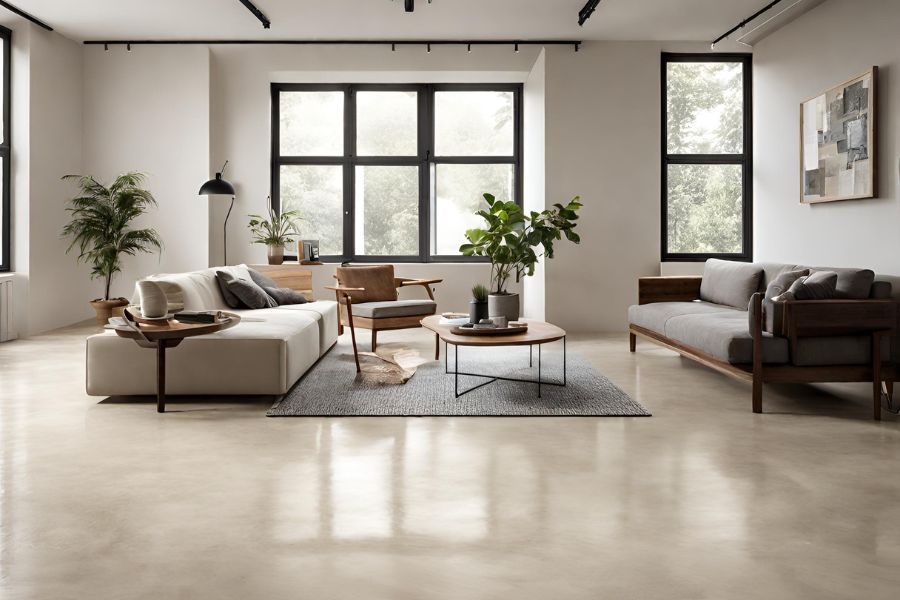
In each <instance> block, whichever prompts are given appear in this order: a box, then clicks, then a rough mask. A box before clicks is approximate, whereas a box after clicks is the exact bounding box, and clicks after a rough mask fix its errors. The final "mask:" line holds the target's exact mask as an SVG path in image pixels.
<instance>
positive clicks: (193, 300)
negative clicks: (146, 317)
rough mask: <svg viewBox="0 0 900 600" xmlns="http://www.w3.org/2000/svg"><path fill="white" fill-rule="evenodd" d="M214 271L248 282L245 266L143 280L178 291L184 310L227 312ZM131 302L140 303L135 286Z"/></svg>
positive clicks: (247, 271)
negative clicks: (162, 284) (160, 282)
mask: <svg viewBox="0 0 900 600" xmlns="http://www.w3.org/2000/svg"><path fill="white" fill-rule="evenodd" d="M216 271H227V272H228V273H231V274H232V275H233V276H234V277H235V278H237V279H244V280H250V271H249V270H248V267H247V265H236V266H231V267H213V268H210V269H202V270H200V271H190V272H188V273H171V274H170V273H166V274H158V275H150V276H149V277H146V278H145V279H149V280H151V281H164V282H166V283H169V284H172V285H174V286H176V287H177V288H178V289H180V290H181V293H182V297H183V302H184V310H229V308H228V305H227V304H226V303H225V298H224V297H222V291H221V289H220V288H219V283H218V282H217V281H216ZM131 302H132V304H139V303H140V296H139V295H138V292H137V284H135V291H134V296H133V297H132V299H131Z"/></svg>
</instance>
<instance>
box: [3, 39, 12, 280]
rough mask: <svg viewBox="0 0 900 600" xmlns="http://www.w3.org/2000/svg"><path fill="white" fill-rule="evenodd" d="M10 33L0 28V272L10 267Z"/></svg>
mask: <svg viewBox="0 0 900 600" xmlns="http://www.w3.org/2000/svg"><path fill="white" fill-rule="evenodd" d="M11 40H12V32H11V31H10V30H9V29H7V28H6V27H0V53H2V56H0V69H3V73H0V85H2V86H3V89H2V90H0V102H2V103H3V109H2V112H3V116H2V119H0V179H2V181H0V271H9V270H10V268H11V266H12V260H11V257H10V237H11V229H12V228H11V226H10V188H9V173H10V170H9V162H10V160H9V158H10V143H9V121H10V118H9V117H10V71H9V66H10V51H11V44H10V41H11Z"/></svg>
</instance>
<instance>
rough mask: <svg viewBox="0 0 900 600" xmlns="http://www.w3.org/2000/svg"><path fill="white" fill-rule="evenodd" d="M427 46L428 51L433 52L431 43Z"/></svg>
mask: <svg viewBox="0 0 900 600" xmlns="http://www.w3.org/2000/svg"><path fill="white" fill-rule="evenodd" d="M425 47H426V48H427V49H428V53H429V54H431V44H427V45H426V46H425Z"/></svg>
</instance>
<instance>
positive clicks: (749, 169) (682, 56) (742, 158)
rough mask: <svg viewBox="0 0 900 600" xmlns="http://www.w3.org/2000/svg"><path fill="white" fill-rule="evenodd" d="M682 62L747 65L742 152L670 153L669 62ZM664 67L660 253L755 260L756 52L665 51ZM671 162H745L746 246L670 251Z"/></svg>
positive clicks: (676, 257)
mask: <svg viewBox="0 0 900 600" xmlns="http://www.w3.org/2000/svg"><path fill="white" fill-rule="evenodd" d="M678 62H739V63H742V65H743V86H744V89H743V109H744V110H743V127H744V147H743V152H742V153H741V154H669V153H668V147H669V145H668V141H669V140H668V133H669V128H668V120H669V119H668V77H667V75H668V65H669V63H678ZM660 64H661V68H660V81H661V86H660V97H661V105H660V106H661V114H662V120H661V122H660V129H661V135H660V138H661V146H660V154H661V163H662V169H661V177H662V178H661V181H660V199H661V200H660V210H661V221H660V252H661V260H662V262H704V261H706V260H707V259H710V258H721V259H725V260H735V261H742V262H751V261H752V260H753V55H752V54H750V53H744V52H732V53H718V52H717V53H715V54H713V53H702V52H701V53H684V52H663V53H662V54H661V61H660ZM669 165H741V166H742V167H743V168H742V181H741V191H742V194H743V214H742V218H743V228H742V236H743V240H742V241H743V245H742V249H741V252H738V253H680V252H669V222H668V221H669V210H668V208H669V207H668V187H669V186H668V174H669Z"/></svg>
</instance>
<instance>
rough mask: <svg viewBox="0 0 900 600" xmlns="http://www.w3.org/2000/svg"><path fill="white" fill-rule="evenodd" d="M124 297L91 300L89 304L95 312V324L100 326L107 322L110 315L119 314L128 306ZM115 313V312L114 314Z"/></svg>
mask: <svg viewBox="0 0 900 600" xmlns="http://www.w3.org/2000/svg"><path fill="white" fill-rule="evenodd" d="M128 304H129V303H128V300H127V299H126V298H113V299H112V300H99V299H98V300H91V306H93V307H94V311H95V312H96V313H97V325H100V326H101V327H102V326H104V325H106V324H107V323H108V322H109V319H110V317H113V316H121V315H122V311H124V310H125V307H126V306H128ZM114 313H115V314H114Z"/></svg>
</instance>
